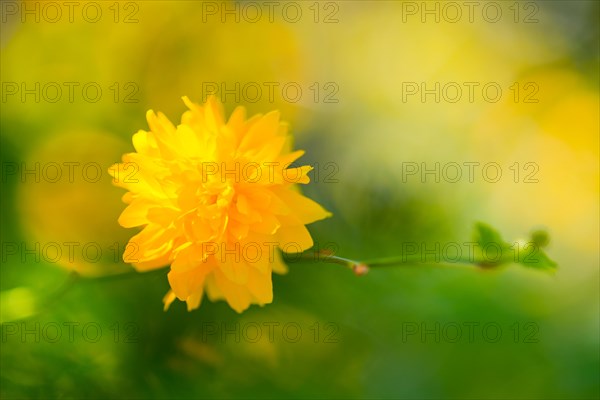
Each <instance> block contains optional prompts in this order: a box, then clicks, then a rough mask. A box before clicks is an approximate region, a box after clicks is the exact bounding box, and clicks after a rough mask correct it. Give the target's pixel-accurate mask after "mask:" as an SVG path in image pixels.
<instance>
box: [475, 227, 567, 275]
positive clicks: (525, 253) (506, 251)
mask: <svg viewBox="0 0 600 400" xmlns="http://www.w3.org/2000/svg"><path fill="white" fill-rule="evenodd" d="M474 240H475V242H476V243H477V244H478V246H479V254H478V257H477V259H478V260H480V261H479V263H478V265H479V266H480V267H483V268H490V267H497V266H500V265H505V264H511V263H517V264H520V265H523V266H524V267H527V268H535V269H540V270H553V269H556V268H557V267H558V264H557V263H556V262H555V261H553V260H552V259H551V258H550V257H548V255H547V254H546V252H545V251H544V250H543V249H542V248H543V247H544V246H546V245H547V244H548V243H549V241H550V237H549V235H548V233H547V232H546V231H542V230H538V231H534V232H533V233H532V234H531V239H530V241H529V242H525V243H519V242H515V243H513V244H511V243H508V242H506V241H505V240H504V239H503V238H502V236H501V235H500V233H499V232H498V231H497V230H496V229H494V228H492V227H491V226H489V225H487V224H484V223H482V222H478V223H477V224H475V233H474ZM488 248H494V249H497V251H501V256H500V257H498V258H497V259H493V260H492V259H490V258H489V257H486V256H485V255H486V254H487V249H488Z"/></svg>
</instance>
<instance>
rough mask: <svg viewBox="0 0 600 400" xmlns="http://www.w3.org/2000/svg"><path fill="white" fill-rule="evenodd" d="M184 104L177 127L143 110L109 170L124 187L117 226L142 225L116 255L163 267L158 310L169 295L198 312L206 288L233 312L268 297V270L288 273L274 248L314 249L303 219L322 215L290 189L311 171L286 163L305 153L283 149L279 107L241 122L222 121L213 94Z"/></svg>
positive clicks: (141, 266) (144, 266) (236, 117)
mask: <svg viewBox="0 0 600 400" xmlns="http://www.w3.org/2000/svg"><path fill="white" fill-rule="evenodd" d="M183 101H184V103H185V104H186V105H187V106H188V108H189V110H188V111H186V112H185V113H184V114H183V116H182V118H181V124H180V125H178V126H174V125H173V124H172V123H171V122H170V121H169V120H168V119H167V118H166V117H165V116H164V115H163V114H161V113H158V115H157V114H155V113H154V112H153V111H152V110H150V111H148V113H147V115H146V117H147V120H148V125H149V126H150V131H149V132H146V131H139V132H137V133H136V134H134V135H133V145H134V147H135V150H136V152H135V153H128V154H125V155H124V156H123V162H122V163H119V164H115V165H114V166H113V167H111V175H112V176H113V178H114V179H113V182H114V183H115V184H117V185H119V186H121V187H123V188H125V189H127V190H128V191H129V192H128V193H126V194H125V195H124V196H123V201H124V202H125V203H128V204H129V205H128V206H127V208H125V210H124V211H123V213H122V214H121V216H120V217H119V223H120V224H121V225H122V226H123V227H126V228H130V227H136V226H143V229H142V231H141V232H139V233H138V234H137V235H135V236H134V237H132V238H131V240H130V241H129V243H128V245H127V247H126V249H125V252H124V254H123V259H124V260H125V262H128V263H132V264H133V265H134V266H135V268H136V269H137V270H138V271H148V270H151V269H156V268H161V267H164V266H167V265H170V266H171V270H170V272H169V274H168V279H169V284H170V286H171V290H170V291H169V293H167V295H166V296H165V298H164V299H163V301H164V303H165V310H166V309H167V308H168V307H169V305H170V304H171V303H172V302H173V301H174V300H175V298H178V299H179V300H182V301H185V302H186V303H187V308H188V310H193V309H195V308H198V307H199V306H200V302H201V300H202V297H203V294H204V290H205V289H206V294H207V296H208V297H209V299H211V300H213V301H214V300H217V299H225V300H226V301H227V302H228V303H229V305H230V306H231V307H232V308H233V309H235V310H236V311H237V312H242V311H244V310H245V309H247V308H248V307H249V306H250V304H255V303H256V304H260V305H264V304H266V303H270V302H271V301H272V299H273V290H272V282H271V272H272V271H274V272H278V273H285V272H286V266H285V264H283V262H282V259H281V255H280V253H279V251H280V250H282V251H286V252H300V251H304V250H306V249H308V248H310V247H312V245H313V241H312V238H311V236H310V233H309V232H308V230H307V229H306V227H305V224H308V223H311V222H314V221H317V220H320V219H323V218H325V217H328V216H329V215H330V214H329V213H328V212H327V211H325V210H324V209H323V208H322V207H321V206H320V205H319V204H317V203H315V202H314V201H312V200H310V199H309V198H307V197H304V196H303V195H301V194H300V193H299V192H298V190H297V187H298V185H297V183H301V184H306V183H308V182H309V177H308V176H307V173H308V172H309V171H310V170H311V169H312V167H310V166H300V167H295V168H290V167H289V165H290V164H291V163H293V162H294V161H295V160H297V159H298V158H299V157H300V156H302V154H304V152H303V151H291V136H289V135H288V134H287V125H286V124H285V123H283V122H281V121H280V119H279V112H277V111H273V112H270V113H268V114H266V115H255V116H253V117H252V118H250V119H246V116H245V109H244V108H243V107H238V108H236V109H235V111H234V112H233V113H232V115H231V116H230V117H229V120H227V121H226V120H225V117H224V112H223V109H222V105H221V104H220V103H218V102H217V100H216V99H215V98H214V97H212V98H209V99H208V100H207V102H206V104H204V105H203V106H200V105H197V104H194V103H192V102H190V100H189V99H188V98H187V97H183Z"/></svg>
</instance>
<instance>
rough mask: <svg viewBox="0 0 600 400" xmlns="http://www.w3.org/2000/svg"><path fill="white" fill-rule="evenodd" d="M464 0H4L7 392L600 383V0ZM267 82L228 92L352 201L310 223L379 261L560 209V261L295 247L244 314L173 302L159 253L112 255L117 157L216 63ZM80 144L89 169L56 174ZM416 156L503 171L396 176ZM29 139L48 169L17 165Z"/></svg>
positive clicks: (462, 390)
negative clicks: (150, 113) (142, 267)
mask: <svg viewBox="0 0 600 400" xmlns="http://www.w3.org/2000/svg"><path fill="white" fill-rule="evenodd" d="M466 3H468V2H456V3H452V4H450V5H449V3H445V2H433V1H430V2H425V3H424V2H401V1H377V2H369V1H336V2H328V1H323V2H316V1H315V2H313V1H297V2H271V3H269V4H270V5H269V4H267V3H254V2H237V3H233V2H232V3H225V2H193V1H135V2H118V3H117V2H113V1H108V2H103V1H100V2H96V3H93V4H91V5H90V4H89V3H86V2H75V5H74V6H73V7H74V8H73V9H72V14H70V12H69V10H70V9H69V7H71V6H69V5H66V4H65V2H50V3H48V2H35V1H27V2H24V3H22V2H5V1H3V2H2V3H1V6H2V25H1V36H2V37H1V46H2V49H1V52H2V53H1V61H0V67H1V71H0V75H1V81H2V102H1V119H0V123H1V137H0V140H1V158H2V160H1V161H2V182H1V185H2V186H1V187H2V195H1V197H0V198H1V202H2V206H1V210H2V215H1V234H2V268H1V271H0V272H1V290H2V292H1V295H0V296H1V297H0V300H1V308H0V311H1V315H0V320H1V321H2V343H1V345H2V347H1V349H2V351H1V354H2V355H1V365H0V366H1V371H0V378H1V389H0V393H1V395H2V398H7V399H8V398H257V397H274V398H280V397H283V396H285V397H292V398H317V397H318V398H393V399H401V398H411V399H414V398H418V399H421V398H461V399H465V398H472V399H483V398H490V399H509V398H520V399H525V398H526V399H538V398H540V399H541V398H553V399H584V398H585V399H588V398H598V396H600V392H599V387H600V384H599V379H600V378H599V376H600V369H599V357H600V354H599V311H600V310H599V293H598V290H599V276H598V266H599V263H598V241H599V240H598V239H599V237H598V236H599V230H598V227H599V215H598V200H599V199H598V197H599V183H598V182H599V180H598V160H599V143H598V134H599V104H598V103H599V102H598V85H599V80H598V68H599V64H598V61H599V60H598V56H599V51H598V48H599V42H598V37H599V35H598V26H599V24H598V21H599V18H598V17H599V5H598V4H599V3H598V2H596V1H564V2H561V1H547V2H542V1H540V2H496V3H493V2H492V3H493V4H492V5H489V2H485V1H481V2H472V3H475V5H474V6H473V5H471V6H469V5H467V4H466ZM257 4H260V7H261V10H262V11H261V12H262V14H261V16H258V15H257V14H256V11H257V7H256V5H257ZM269 7H273V8H269ZM469 7H474V8H473V9H472V13H470V12H469V10H470V8H469ZM57 10H59V11H60V14H57ZM98 10H99V11H98ZM227 10H233V14H227V13H225V14H222V13H223V12H226V11H227ZM269 10H272V14H270V13H269ZM298 10H300V11H299V14H298ZM457 10H459V11H460V13H461V14H460V17H459V14H457ZM498 10H500V11H499V12H500V14H498ZM429 11H431V12H429ZM98 12H99V14H98ZM271 16H272V18H271ZM36 19H37V20H36ZM223 19H224V21H223ZM236 19H238V21H236ZM265 82H266V83H271V84H273V83H275V84H277V86H276V89H275V91H274V97H273V98H269V96H268V92H267V90H266V89H264V91H263V93H262V95H261V96H258V99H257V98H256V97H257V96H256V95H255V94H254V92H250V91H248V92H246V93H244V92H243V91H241V90H240V91H239V92H238V95H239V99H236V98H235V97H236V95H235V94H229V95H227V96H225V98H224V100H225V107H226V110H227V111H228V112H231V110H232V109H233V108H234V106H235V105H237V104H242V105H245V106H246V107H247V108H248V109H249V111H250V112H251V113H256V112H263V113H264V112H267V111H269V110H272V109H279V110H281V111H282V114H283V118H284V119H286V120H288V121H289V122H290V124H291V128H292V132H293V133H294V135H295V140H296V147H297V148H300V149H305V150H307V155H306V156H305V157H304V161H305V162H308V163H312V164H318V165H320V168H319V167H317V168H316V170H317V171H319V174H320V175H319V176H318V177H315V176H314V175H313V180H314V182H313V183H311V184H310V185H308V186H307V187H306V188H305V193H306V194H307V195H309V196H310V197H311V198H313V199H315V200H317V201H318V202H320V203H321V204H323V205H325V207H326V208H328V209H329V210H330V211H332V212H333V214H334V216H333V218H330V219H328V220H325V221H321V222H318V223H316V224H313V225H311V226H310V227H309V229H310V230H311V232H312V233H313V236H314V238H315V241H316V242H318V243H320V244H325V243H328V242H334V243H336V246H337V247H338V248H339V250H338V252H339V254H340V255H342V256H346V257H350V258H354V259H362V260H365V259H371V258H377V257H383V256H392V255H398V254H400V253H401V250H402V245H403V243H408V242H416V243H426V244H427V245H428V246H429V248H432V247H433V246H434V245H435V243H436V242H437V243H441V244H442V246H443V245H444V244H446V243H449V242H454V241H456V242H458V243H463V242H465V241H469V240H470V235H471V228H472V225H473V223H474V222H476V221H480V220H481V221H486V222H489V223H490V224H492V225H494V226H495V227H496V228H498V229H499V230H500V231H501V232H502V233H503V235H504V236H505V237H506V238H507V239H510V240H512V239H517V238H520V237H526V235H527V234H528V232H529V231H530V230H531V229H533V228H545V229H547V230H548V231H549V232H550V234H551V237H552V242H551V243H550V246H549V249H548V253H549V254H550V256H551V257H552V258H553V259H554V260H556V261H557V262H558V263H559V265H560V268H559V270H558V271H557V273H556V274H554V275H549V274H545V273H540V272H537V271H531V270H526V269H524V268H521V267H518V266H511V267H507V268H503V269H501V270H498V271H480V270H475V269H474V268H452V267H447V268H446V267H443V266H442V265H438V266H419V265H415V266H411V267H389V268H385V269H377V270H372V271H371V272H370V273H369V274H368V275H366V276H364V277H356V276H354V275H353V274H352V273H351V272H350V271H348V270H345V269H343V268H341V267H340V266H337V265H332V264H322V263H310V262H307V263H294V264H292V265H290V272H289V274H288V275H285V276H274V302H273V304H270V305H267V306H265V307H264V308H260V307H257V306H253V307H251V308H250V309H249V310H248V311H247V312H245V313H243V314H241V315H238V314H236V313H235V312H234V311H233V310H231V309H230V308H229V307H228V306H227V305H226V304H225V303H223V302H220V303H210V302H209V301H207V300H205V301H204V302H203V304H202V306H201V308H200V309H199V310H197V311H194V312H192V313H188V312H186V311H185V305H184V304H182V303H176V304H174V305H173V306H172V307H171V310H169V312H167V313H164V312H163V310H162V303H161V299H162V296H163V295H164V294H165V293H166V291H167V290H168V282H167V280H166V272H167V270H166V269H165V270H162V271H160V272H158V273H151V274H147V275H141V274H139V275H136V274H129V275H126V276H124V277H121V278H111V279H107V278H94V277H95V276H98V275H106V274H114V273H120V272H130V271H131V267H129V266H127V265H124V264H122V263H121V262H119V261H118V260H119V259H120V252H122V249H123V245H124V244H125V243H126V241H127V239H128V238H129V237H130V236H132V235H133V232H134V231H133V230H126V229H123V228H121V227H119V226H118V224H117V217H118V215H119V213H120V211H121V210H122V209H123V207H124V205H123V203H121V200H120V197H121V195H122V194H123V191H122V190H121V189H118V188H116V187H113V186H112V185H111V181H110V177H109V176H108V174H107V173H106V169H107V168H108V167H109V166H110V165H111V164H112V163H113V162H116V161H119V160H120V156H121V154H123V153H124V152H128V151H132V150H133V147H132V145H131V144H130V143H131V135H132V134H133V133H134V132H135V131H137V130H138V129H147V125H146V121H145V118H144V115H145V112H146V110H148V109H154V110H156V111H162V112H164V113H165V114H166V115H167V116H168V117H169V118H170V119H171V120H172V121H178V120H179V118H180V115H181V113H182V112H183V111H184V106H183V104H182V102H181V101H180V97H181V96H183V95H187V96H189V97H190V98H191V99H192V100H194V101H196V102H201V101H202V100H203V97H204V96H205V94H206V93H205V92H206V91H205V90H203V89H206V87H207V86H206V85H207V83H208V84H211V83H217V85H221V84H222V83H224V84H225V85H226V88H229V89H231V88H235V85H236V83H238V84H239V85H240V88H242V87H244V85H246V84H248V83H256V84H257V85H258V86H261V87H262V88H266V86H265ZM451 82H455V83H457V84H458V86H460V87H461V88H462V89H463V93H462V96H461V97H460V98H458V99H457V101H454V99H455V98H456V97H455V95H454V92H452V91H451V89H452V88H453V87H455V86H452V85H451V86H448V91H447V92H443V89H442V88H444V87H445V85H447V84H448V83H451ZM465 82H466V83H469V82H474V83H476V84H477V85H478V86H475V90H474V97H473V98H472V99H469V98H468V91H467V86H465ZM290 83H292V85H291V86H292V89H290V91H289V92H287V93H286V92H282V90H281V88H283V87H284V86H285V85H286V84H290ZM422 83H424V84H425V88H426V89H429V90H431V89H434V88H435V87H436V83H439V85H440V88H441V89H440V91H439V92H438V95H439V97H440V99H439V102H437V101H436V94H435V93H433V94H426V95H425V96H424V98H422V97H421V95H422V93H421V91H420V90H421V84H422ZM488 83H493V86H494V87H500V88H501V90H502V93H501V95H500V96H498V98H496V96H495V95H494V94H493V90H492V91H490V92H489V93H488V94H489V96H488V97H485V96H486V94H484V93H482V90H481V89H482V87H483V86H484V85H486V84H488ZM515 84H516V85H515ZM23 85H25V86H24V87H23ZM36 85H38V86H36ZM415 85H416V86H415ZM57 87H59V88H60V89H61V91H60V92H58V91H57ZM296 87H300V88H301V89H302V95H301V96H300V97H299V99H298V101H295V98H294V96H295V95H294V92H293V90H294V88H296ZM415 87H417V88H418V89H419V92H418V93H416V94H410V92H407V90H410V89H414V88H415ZM69 88H72V89H73V91H72V92H71V93H70V92H69V90H70V89H69ZM97 88H100V90H101V96H99V97H98V98H96V92H95V91H96V90H97ZM248 88H250V89H252V85H250V86H248ZM23 89H24V90H25V91H26V90H29V92H25V93H23V92H24V90H23ZM250 89H249V90H250ZM59 93H60V95H59ZM490 96H492V97H493V99H492V100H494V101H491V100H490ZM528 96H529V97H528ZM254 100H257V101H254ZM293 100H294V101H293ZM534 100H536V101H534ZM65 162H70V163H79V164H77V165H75V164H72V165H75V167H74V175H73V179H69V175H68V173H67V172H68V169H67V168H66V167H63V170H62V173H63V175H62V177H60V179H57V180H56V181H54V179H53V177H54V172H53V171H54V170H51V168H52V167H48V165H52V163H58V164H59V165H64V164H63V163H65ZM406 162H414V163H417V165H421V163H426V165H427V166H428V168H433V166H434V164H435V163H436V162H439V163H441V164H442V165H444V163H448V162H457V163H459V164H461V165H462V163H464V162H479V163H481V164H482V165H483V164H485V163H491V162H495V163H498V164H499V165H500V166H501V168H502V172H503V177H502V179H501V180H499V181H498V182H495V183H493V182H488V181H487V180H485V179H482V178H481V175H477V174H476V175H475V181H474V182H469V181H468V180H467V179H466V178H465V177H463V178H462V179H460V180H459V181H458V182H456V183H451V182H448V181H447V180H445V179H441V180H440V182H439V183H437V182H435V180H434V179H433V177H432V176H431V175H429V176H428V178H427V179H426V181H422V179H420V178H419V176H418V175H415V176H409V177H404V178H406V179H403V165H406V164H403V163H406ZM516 162H517V163H519V171H520V172H521V173H522V175H520V177H519V179H518V180H517V181H518V182H515V181H514V179H513V172H514V171H513V170H511V169H510V167H511V166H512V165H513V164H514V163H516ZM36 163H39V165H40V171H39V173H38V177H39V178H40V179H39V182H36V173H35V172H33V173H29V174H25V175H24V177H23V176H22V175H21V172H22V171H21V170H22V169H23V166H25V167H26V168H29V169H33V168H35V165H36ZM89 163H92V164H91V167H88V168H89V169H88V170H86V171H85V175H84V171H83V166H84V165H87V164H89ZM327 163H335V164H334V165H335V167H331V166H327ZM526 163H535V165H537V168H538V169H537V172H536V175H535V178H537V180H538V182H537V183H526V182H524V175H525V173H527V172H529V171H527V170H525V169H524V165H525V164H526ZM44 166H46V167H47V169H45V170H44ZM96 166H100V167H101V169H100V176H98V177H97V179H96ZM15 168H16V170H15ZM15 171H16V172H15ZM404 172H406V170H404ZM332 173H333V175H329V174H332ZM44 174H45V175H44ZM327 176H329V177H331V178H333V179H329V180H328V179H325V178H326V177H327ZM334 181H335V182H334ZM69 242H77V243H80V245H79V246H78V247H75V250H74V256H73V257H72V258H69V257H68V254H66V253H65V251H66V250H65V249H66V247H65V245H64V243H69ZM36 243H37V246H39V249H38V250H36V247H35V246H36ZM51 243H58V246H59V248H61V249H62V250H63V254H62V256H61V257H59V256H57V255H56V253H53V249H54V248H52V246H51V245H49V244H51ZM88 243H95V244H97V246H98V247H99V248H100V249H101V250H102V254H101V255H98V257H96V254H95V253H94V251H95V249H96V247H93V246H92V248H91V249H90V248H87V250H89V252H88V253H82V248H83V246H84V245H85V244H88ZM14 246H17V248H16V250H15V247H14ZM19 246H20V247H19ZM23 246H25V247H23ZM23 249H25V250H23ZM27 249H33V254H29V253H27V252H26V250H27ZM87 250H86V251H87ZM36 256H37V257H38V258H39V259H36ZM115 258H116V260H117V261H115ZM70 270H76V271H78V272H79V273H80V274H82V275H85V276H89V277H91V279H81V280H79V281H77V282H75V283H73V284H70V283H68V282H69V271H70ZM65 282H67V283H66V284H65ZM236 324H237V325H236ZM269 324H270V325H269ZM277 324H278V325H277ZM256 326H259V327H261V332H262V336H261V337H260V338H259V339H258V340H256V341H255V340H253V339H254V337H255V333H256ZM269 326H272V327H273V328H272V329H273V336H272V337H269V329H268V327H269ZM457 326H458V327H459V328H460V329H461V336H460V337H459V338H458V339H457V340H454V338H455V337H456V334H455V332H456V327H457ZM469 326H471V327H473V328H472V336H470V335H469V328H468V327H469ZM284 327H285V329H284ZM98 328H100V329H101V331H99V330H98ZM498 328H499V329H500V331H498ZM229 331H231V332H230V333H228V332H229ZM27 332H29V333H27ZM215 332H216V333H215ZM297 332H301V334H302V336H301V337H299V338H298V339H297V341H296V340H295V336H296V333H297ZM59 333H60V336H57V335H58V334H59ZM70 333H72V336H71V335H70ZM236 335H239V336H240V340H239V341H236Z"/></svg>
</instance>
